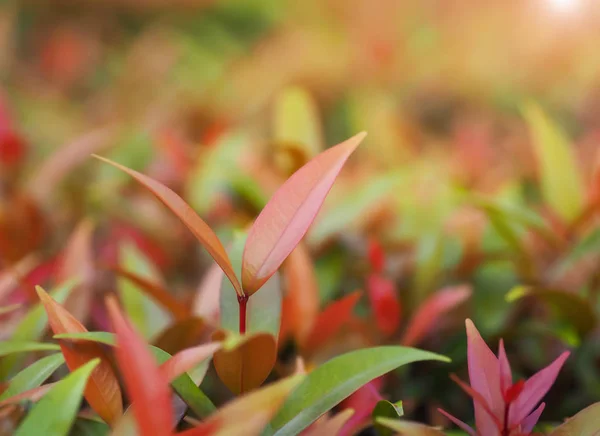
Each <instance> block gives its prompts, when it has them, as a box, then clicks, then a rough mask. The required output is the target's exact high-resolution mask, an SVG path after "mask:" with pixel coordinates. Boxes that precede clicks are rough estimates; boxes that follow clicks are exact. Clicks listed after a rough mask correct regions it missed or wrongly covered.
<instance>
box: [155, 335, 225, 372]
mask: <svg viewBox="0 0 600 436" xmlns="http://www.w3.org/2000/svg"><path fill="white" fill-rule="evenodd" d="M220 348H221V344H220V343H218V342H217V343H210V344H205V345H199V346H197V347H193V348H188V349H186V350H183V351H180V352H179V353H177V354H175V355H174V356H173V357H171V358H170V359H169V360H167V361H166V362H165V363H163V364H162V365H161V366H160V371H161V372H162V373H163V375H164V377H165V378H166V379H167V380H174V379H176V378H177V377H178V376H180V375H181V374H184V373H186V372H188V371H191V370H192V369H194V368H195V367H196V366H198V365H199V364H200V363H202V361H209V360H210V358H212V356H213V354H215V352H216V351H217V350H219V349H220Z"/></svg>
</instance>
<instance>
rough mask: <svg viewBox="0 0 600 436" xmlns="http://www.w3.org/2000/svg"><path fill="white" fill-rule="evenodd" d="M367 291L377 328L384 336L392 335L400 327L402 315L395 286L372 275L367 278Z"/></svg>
mask: <svg viewBox="0 0 600 436" xmlns="http://www.w3.org/2000/svg"><path fill="white" fill-rule="evenodd" d="M367 291H368V296H369V301H370V303H371V307H372V309H373V313H374V315H375V323H376V324H377V328H378V329H379V330H380V331H381V333H383V334H384V335H386V336H390V335H392V334H393V333H394V332H395V331H396V330H397V329H398V326H399V325H400V316H401V313H402V308H401V306H400V301H399V300H398V294H397V292H396V286H395V285H394V283H393V282H392V281H390V280H387V279H385V278H383V277H380V276H378V275H375V274H372V275H370V276H369V277H368V278H367Z"/></svg>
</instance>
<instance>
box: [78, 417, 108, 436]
mask: <svg viewBox="0 0 600 436" xmlns="http://www.w3.org/2000/svg"><path fill="white" fill-rule="evenodd" d="M109 432H110V427H109V426H108V425H106V424H104V423H103V422H99V421H94V420H93V419H86V418H77V419H76V420H75V422H74V423H73V427H71V433H69V436H107V435H108V434H109Z"/></svg>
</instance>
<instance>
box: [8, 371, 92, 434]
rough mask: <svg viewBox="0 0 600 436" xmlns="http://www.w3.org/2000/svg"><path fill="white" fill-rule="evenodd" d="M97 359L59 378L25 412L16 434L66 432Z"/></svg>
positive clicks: (71, 423) (74, 415)
mask: <svg viewBox="0 0 600 436" xmlns="http://www.w3.org/2000/svg"><path fill="white" fill-rule="evenodd" d="M99 363H100V360H99V359H93V360H90V361H89V362H88V363H86V364H85V365H83V366H81V367H80V368H78V369H77V370H76V371H74V372H72V373H71V374H69V375H68V376H67V377H65V378H64V379H63V380H61V381H60V382H58V384H57V385H56V386H54V387H53V388H52V389H51V390H50V391H49V392H48V393H47V394H46V395H45V396H44V397H43V398H42V399H41V400H40V401H39V402H38V403H37V404H36V405H35V406H33V408H32V409H31V412H29V414H28V415H27V417H26V418H25V420H24V421H23V423H22V424H21V425H20V426H19V428H18V429H17V432H16V433H15V436H29V435H31V436H38V435H42V434H43V435H66V434H68V433H69V429H70V428H71V426H72V425H73V422H74V421H75V417H76V415H77V412H78V411H79V406H80V405H81V400H82V396H83V390H84V389H85V385H86V384H87V380H88V378H89V377H90V374H91V373H92V371H93V370H94V368H95V367H96V366H97V365H98V364H99Z"/></svg>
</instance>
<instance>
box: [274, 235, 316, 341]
mask: <svg viewBox="0 0 600 436" xmlns="http://www.w3.org/2000/svg"><path fill="white" fill-rule="evenodd" d="M283 274H284V278H285V279H284V283H286V286H287V289H286V291H287V292H286V294H285V297H284V298H283V306H282V309H281V329H280V333H279V335H280V336H279V338H280V341H279V342H280V343H282V342H283V341H282V339H284V338H285V337H286V336H287V335H288V334H291V335H293V336H294V339H295V340H296V342H297V343H298V344H300V345H303V344H304V342H305V341H306V338H307V337H308V335H309V334H310V331H311V329H312V327H313V325H314V323H315V321H316V319H317V316H318V315H319V288H318V284H317V278H316V276H315V269H314V266H313V262H312V259H311V258H310V255H309V253H308V250H307V249H306V247H305V246H304V245H303V244H300V245H298V246H297V247H296V249H295V250H294V251H292V253H291V254H290V256H289V257H288V258H287V260H286V261H285V263H284V265H283Z"/></svg>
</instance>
